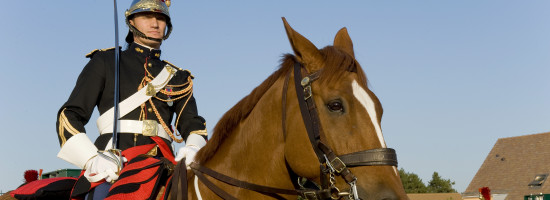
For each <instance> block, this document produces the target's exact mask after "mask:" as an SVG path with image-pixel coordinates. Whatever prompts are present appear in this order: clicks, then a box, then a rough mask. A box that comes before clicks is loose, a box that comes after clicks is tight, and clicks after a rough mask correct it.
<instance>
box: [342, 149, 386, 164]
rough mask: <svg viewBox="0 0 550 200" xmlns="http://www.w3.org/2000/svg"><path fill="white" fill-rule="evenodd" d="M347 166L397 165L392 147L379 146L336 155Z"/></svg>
mask: <svg viewBox="0 0 550 200" xmlns="http://www.w3.org/2000/svg"><path fill="white" fill-rule="evenodd" d="M338 157H339V158H340V160H342V162H343V163H345V164H346V166H348V167H358V166H380V165H389V166H397V154H396V153H395V150H394V149H391V148H380V149H371V150H366V151H360V152H355V153H350V154H346V155H341V156H338Z"/></svg>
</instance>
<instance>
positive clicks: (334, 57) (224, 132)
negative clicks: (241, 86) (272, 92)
mask: <svg viewBox="0 0 550 200" xmlns="http://www.w3.org/2000/svg"><path fill="white" fill-rule="evenodd" d="M320 52H321V54H322V55H323V57H324V59H325V63H326V65H325V67H324V68H323V71H322V72H321V74H320V77H319V82H323V83H330V82H333V81H338V79H339V78H340V77H342V75H343V74H344V73H346V72H350V71H351V72H355V73H357V77H358V78H359V81H360V83H361V84H363V85H364V87H365V88H367V78H366V76H365V73H364V72H363V69H362V68H361V66H360V65H359V63H358V62H357V61H356V60H355V58H353V57H352V56H350V55H349V54H347V53H345V52H344V51H342V50H340V49H338V48H336V47H333V46H327V47H325V48H323V49H321V50H320ZM296 62H297V61H296V57H295V56H294V55H291V54H285V55H283V58H282V59H281V63H282V64H281V65H280V66H279V69H278V70H277V71H275V72H274V73H273V74H271V75H270V76H269V77H268V78H267V79H266V80H264V82H262V83H261V84H260V85H259V86H257V87H256V88H254V90H252V92H251V93H250V94H249V95H248V96H246V97H244V98H243V99H241V100H240V101H239V102H238V103H237V104H235V106H233V107H232V108H231V109H230V110H229V111H227V112H226V113H225V114H224V115H223V116H222V118H221V119H220V121H218V123H217V124H216V126H215V127H214V131H213V132H212V137H211V138H210V140H209V141H208V143H207V144H206V146H204V147H203V148H202V149H201V150H200V151H199V152H198V153H197V156H196V158H195V159H196V161H198V162H199V163H204V162H206V161H207V160H209V159H210V158H211V157H212V156H213V155H214V153H216V151H217V150H218V147H219V146H220V145H221V143H222V142H223V141H224V140H225V138H227V137H228V136H229V135H230V134H231V133H232V132H233V129H234V128H235V127H237V126H238V124H239V123H240V122H241V121H242V120H244V119H245V118H246V117H247V116H248V115H249V114H250V112H251V111H252V109H253V108H254V106H255V105H256V103H258V101H259V100H260V98H261V97H262V96H263V95H264V94H265V93H266V91H267V90H268V89H269V88H271V86H272V85H273V84H274V83H275V82H276V81H277V80H278V79H280V78H284V76H285V75H286V74H287V73H288V72H289V70H292V67H293V66H294V64H295V63H296ZM310 73H311V72H310Z"/></svg>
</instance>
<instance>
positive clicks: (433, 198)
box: [407, 193, 462, 200]
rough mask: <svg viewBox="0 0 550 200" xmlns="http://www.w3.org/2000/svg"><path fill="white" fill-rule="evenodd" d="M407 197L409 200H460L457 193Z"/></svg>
mask: <svg viewBox="0 0 550 200" xmlns="http://www.w3.org/2000/svg"><path fill="white" fill-rule="evenodd" d="M407 196H408V197H409V200H462V196H461V195H460V194H459V193H418V194H407Z"/></svg>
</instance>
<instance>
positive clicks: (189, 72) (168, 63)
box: [162, 60, 195, 79]
mask: <svg viewBox="0 0 550 200" xmlns="http://www.w3.org/2000/svg"><path fill="white" fill-rule="evenodd" d="M162 62H165V63H166V64H169V65H170V66H172V67H175V68H176V69H178V70H180V71H187V72H189V76H191V78H192V79H194V78H195V76H193V74H191V71H189V70H186V69H182V68H179V67H177V66H176V65H174V64H172V63H170V62H168V61H166V60H162Z"/></svg>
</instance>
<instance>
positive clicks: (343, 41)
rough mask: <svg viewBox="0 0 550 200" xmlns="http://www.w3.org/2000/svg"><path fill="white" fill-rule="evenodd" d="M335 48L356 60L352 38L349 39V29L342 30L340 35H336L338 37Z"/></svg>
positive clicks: (335, 39) (339, 32)
mask: <svg viewBox="0 0 550 200" xmlns="http://www.w3.org/2000/svg"><path fill="white" fill-rule="evenodd" d="M334 46H335V47H337V48H339V49H341V50H343V51H345V52H346V53H348V54H349V55H350V56H352V57H354V58H355V54H354V53H353V43H352V42H351V38H350V37H349V34H348V29H346V27H344V28H342V29H340V30H339V31H338V33H336V36H335V37H334Z"/></svg>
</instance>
